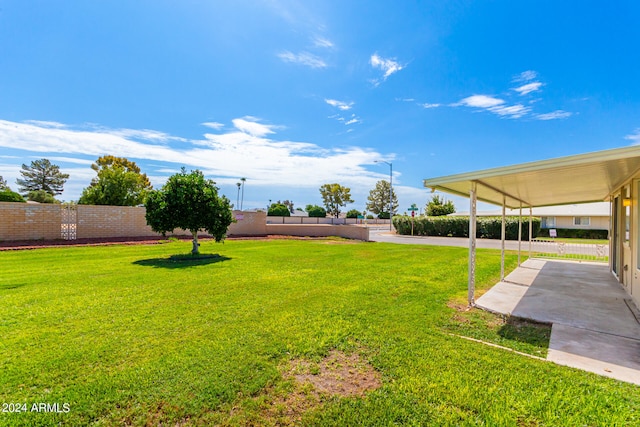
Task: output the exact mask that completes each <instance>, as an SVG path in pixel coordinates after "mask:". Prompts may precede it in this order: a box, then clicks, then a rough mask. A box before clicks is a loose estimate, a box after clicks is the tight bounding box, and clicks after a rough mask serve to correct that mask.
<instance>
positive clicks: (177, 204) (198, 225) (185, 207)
mask: <svg viewBox="0 0 640 427" xmlns="http://www.w3.org/2000/svg"><path fill="white" fill-rule="evenodd" d="M215 184H216V183H215V182H213V181H212V180H210V179H205V177H204V175H203V174H202V172H200V171H199V170H195V171H191V173H187V172H186V170H185V168H182V171H181V172H180V173H177V174H175V175H172V176H171V177H169V179H168V180H167V183H166V184H165V185H164V186H163V187H162V189H161V190H152V191H151V192H149V194H148V196H147V200H146V203H145V207H146V209H147V213H146V219H147V224H149V226H150V227H151V229H152V230H153V231H155V232H157V233H162V234H165V233H166V232H172V231H173V230H175V229H176V228H182V229H184V230H189V231H190V232H191V234H192V236H193V249H192V251H191V253H192V254H193V255H197V254H199V253H200V250H199V246H200V245H199V244H198V232H199V231H200V230H205V231H206V232H207V233H208V234H210V235H212V236H213V237H214V238H215V240H216V242H221V241H224V239H225V237H226V233H227V229H228V228H229V225H230V224H231V223H232V222H233V221H234V220H233V214H232V211H231V205H230V204H229V200H228V199H227V198H226V197H225V196H219V195H218V190H219V189H218V187H216V185H215Z"/></svg>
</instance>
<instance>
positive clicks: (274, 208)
mask: <svg viewBox="0 0 640 427" xmlns="http://www.w3.org/2000/svg"><path fill="white" fill-rule="evenodd" d="M267 216H291V212H290V211H289V208H288V207H287V206H285V205H283V204H282V203H280V204H278V203H273V204H272V205H271V206H269V210H268V211H267Z"/></svg>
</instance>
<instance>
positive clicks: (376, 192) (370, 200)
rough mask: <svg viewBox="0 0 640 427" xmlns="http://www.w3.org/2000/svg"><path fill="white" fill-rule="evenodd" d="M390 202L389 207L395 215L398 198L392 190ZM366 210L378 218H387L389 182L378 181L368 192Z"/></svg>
mask: <svg viewBox="0 0 640 427" xmlns="http://www.w3.org/2000/svg"><path fill="white" fill-rule="evenodd" d="M391 200H392V203H391V207H392V209H393V214H394V215H395V214H396V212H397V211H398V197H396V192H395V190H393V189H392V190H391ZM367 210H369V211H371V212H373V213H374V214H376V215H378V218H389V181H385V180H382V181H378V182H376V187H375V188H374V189H373V190H371V191H369V197H367Z"/></svg>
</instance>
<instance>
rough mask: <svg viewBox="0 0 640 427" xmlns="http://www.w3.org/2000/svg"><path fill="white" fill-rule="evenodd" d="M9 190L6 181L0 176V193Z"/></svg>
mask: <svg viewBox="0 0 640 427" xmlns="http://www.w3.org/2000/svg"><path fill="white" fill-rule="evenodd" d="M4 190H11V189H10V188H9V185H7V180H6V179H4V178H3V177H2V175H0V191H4Z"/></svg>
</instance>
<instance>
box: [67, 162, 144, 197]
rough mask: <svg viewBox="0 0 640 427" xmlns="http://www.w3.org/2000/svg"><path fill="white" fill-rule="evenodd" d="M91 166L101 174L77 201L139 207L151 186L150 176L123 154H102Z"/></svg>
mask: <svg viewBox="0 0 640 427" xmlns="http://www.w3.org/2000/svg"><path fill="white" fill-rule="evenodd" d="M91 169H93V170H94V171H96V173H97V174H98V175H97V176H96V177H95V178H93V179H92V180H91V184H90V185H89V187H87V188H85V189H83V190H82V195H81V196H80V200H79V201H78V203H80V204H83V205H112V206H136V205H139V204H142V203H143V202H144V199H145V197H146V195H147V193H148V192H149V191H150V190H151V189H152V186H151V182H150V181H149V178H148V177H147V175H146V174H144V173H141V172H140V168H139V167H138V165H136V163H135V162H132V161H130V160H128V159H126V158H124V157H115V156H102V157H100V158H98V160H96V162H95V163H94V164H92V165H91Z"/></svg>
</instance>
